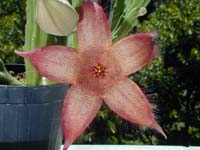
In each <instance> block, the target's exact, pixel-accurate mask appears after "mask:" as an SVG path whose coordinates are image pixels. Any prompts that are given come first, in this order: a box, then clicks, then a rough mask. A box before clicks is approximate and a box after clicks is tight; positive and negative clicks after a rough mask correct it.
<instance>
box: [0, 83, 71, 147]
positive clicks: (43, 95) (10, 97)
mask: <svg viewBox="0 0 200 150" xmlns="http://www.w3.org/2000/svg"><path fill="white" fill-rule="evenodd" d="M66 91H67V85H64V84H58V85H50V86H39V87H17V86H10V85H0V150H60V146H61V144H62V139H63V134H62V129H61V108H62V103H63V99H64V96H65V94H66Z"/></svg>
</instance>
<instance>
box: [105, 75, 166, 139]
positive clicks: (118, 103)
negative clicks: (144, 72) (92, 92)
mask: <svg viewBox="0 0 200 150" xmlns="http://www.w3.org/2000/svg"><path fill="white" fill-rule="evenodd" d="M115 82H116V84H115V85H114V86H113V87H112V88H110V89H109V90H108V91H107V93H106V94H105V100H104V101H105V103H106V104H107V105H108V106H109V107H110V109H111V110H113V111H114V112H116V113H117V114H118V115H119V116H121V117H122V118H124V119H126V120H128V121H130V122H132V123H135V124H139V125H146V126H149V127H151V128H153V129H155V130H157V131H158V132H160V133H161V134H163V135H164V136H165V134H164V132H163V131H162V129H161V128H160V126H159V125H158V123H157V122H156V121H155V119H154V117H153V114H152V109H151V105H150V103H149V102H148V100H147V98H146V97H145V95H144V94H143V92H142V91H141V90H140V88H139V87H138V86H137V85H136V84H135V83H134V82H133V81H130V80H129V79H128V78H125V79H123V80H120V81H115Z"/></svg>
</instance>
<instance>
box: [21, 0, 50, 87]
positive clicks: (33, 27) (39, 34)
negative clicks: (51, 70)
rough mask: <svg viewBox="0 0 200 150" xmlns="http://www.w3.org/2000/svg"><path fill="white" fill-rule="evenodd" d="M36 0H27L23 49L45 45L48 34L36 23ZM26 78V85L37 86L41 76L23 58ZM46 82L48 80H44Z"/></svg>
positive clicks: (27, 49)
mask: <svg viewBox="0 0 200 150" xmlns="http://www.w3.org/2000/svg"><path fill="white" fill-rule="evenodd" d="M35 15H36V0H27V6H26V18H27V22H26V28H25V45H24V51H30V50H32V49H35V48H39V47H43V46H45V45H47V41H48V34H46V33H44V32H43V31H42V30H41V29H40V28H39V26H38V24H37V23H36V17H35ZM25 69H26V72H25V74H26V79H25V82H26V84H27V85H28V86H38V85H40V84H41V80H42V78H41V76H40V75H39V74H38V72H37V71H36V69H35V68H34V66H33V65H32V64H31V62H30V61H28V60H25ZM45 83H46V84H48V82H45Z"/></svg>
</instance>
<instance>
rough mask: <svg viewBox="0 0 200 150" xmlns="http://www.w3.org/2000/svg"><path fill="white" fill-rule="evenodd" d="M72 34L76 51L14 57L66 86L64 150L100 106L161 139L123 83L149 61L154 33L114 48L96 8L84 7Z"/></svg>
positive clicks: (136, 94)
mask: <svg viewBox="0 0 200 150" xmlns="http://www.w3.org/2000/svg"><path fill="white" fill-rule="evenodd" d="M81 15H82V16H80V20H79V23H78V28H77V35H78V45H79V50H78V51H76V50H75V49H73V48H68V47H64V46H47V47H44V48H37V49H35V50H34V51H30V52H17V54H18V55H20V56H23V57H25V58H27V59H29V60H30V61H31V62H32V64H33V65H34V66H35V67H36V69H37V70H38V72H39V73H40V74H41V75H43V76H45V77H47V78H49V79H51V80H55V81H57V82H62V83H71V84H72V86H71V87H70V89H69V90H68V93H67V95H66V97H65V100H64V105H63V109H62V124H63V131H64V136H65V150H66V149H67V148H68V147H69V145H70V144H72V143H73V141H74V140H75V139H76V138H77V137H78V136H79V135H80V134H81V133H82V132H83V131H84V130H85V129H86V128H87V127H88V125H89V124H90V122H91V121H92V120H93V118H94V117H95V116H96V113H97V111H98V110H99V109H100V107H101V104H102V101H103V100H104V101H105V103H106V104H107V105H108V106H109V107H110V108H111V109H112V110H113V111H114V112H116V113H117V114H118V115H120V116H121V117H123V118H124V119H126V120H128V121H130V122H132V123H136V124H139V125H146V126H149V127H151V128H153V129H155V130H157V131H158V132H160V133H161V134H162V135H163V136H165V137H166V135H165V134H164V132H163V130H162V129H161V127H160V126H159V125H158V123H157V122H156V120H155V119H154V116H153V113H152V108H151V105H150V103H149V101H148V100H147V98H146V97H145V95H144V94H143V92H142V91H141V89H140V88H139V87H138V86H137V85H136V83H134V82H133V81H131V80H129V79H128V78H127V75H129V74H130V73H133V72H136V71H138V70H139V69H140V68H141V67H143V66H144V65H146V64H147V63H148V62H149V61H150V60H151V59H152V58H153V57H154V55H155V52H156V46H155V45H154V43H153V42H152V39H153V38H154V37H155V36H156V34H155V33H137V34H134V35H131V36H129V37H127V38H124V39H122V40H120V41H118V42H117V43H115V44H114V45H112V41H111V32H110V29H109V25H108V22H107V19H106V16H105V14H104V12H103V9H102V8H101V6H99V5H98V4H97V3H95V2H86V3H84V4H83V6H82V13H81Z"/></svg>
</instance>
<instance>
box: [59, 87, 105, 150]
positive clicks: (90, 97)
mask: <svg viewBox="0 0 200 150" xmlns="http://www.w3.org/2000/svg"><path fill="white" fill-rule="evenodd" d="M101 104H102V99H100V98H99V96H98V95H96V94H95V93H94V92H93V91H90V90H88V89H87V88H86V87H83V86H82V85H80V84H77V85H73V86H72V87H71V88H70V89H69V91H68V93H67V96H66V98H65V101H64V105H63V110H62V120H63V130H64V135H65V149H67V148H68V146H69V145H70V144H72V142H73V141H74V140H75V139H76V138H77V137H78V136H79V135H80V134H81V133H82V132H83V131H84V130H85V128H87V126H88V125H89V124H90V122H91V121H92V120H93V118H94V117H95V116H96V113H97V112H98V110H99V109H100V106H101Z"/></svg>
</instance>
